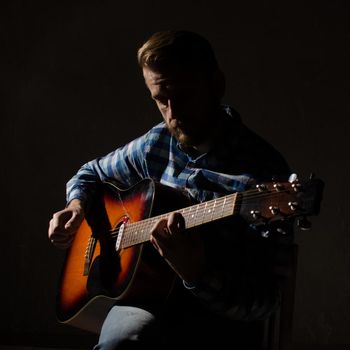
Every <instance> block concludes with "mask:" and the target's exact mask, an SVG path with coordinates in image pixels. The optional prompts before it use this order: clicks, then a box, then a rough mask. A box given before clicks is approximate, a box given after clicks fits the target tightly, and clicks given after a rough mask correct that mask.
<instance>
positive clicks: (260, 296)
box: [67, 106, 290, 319]
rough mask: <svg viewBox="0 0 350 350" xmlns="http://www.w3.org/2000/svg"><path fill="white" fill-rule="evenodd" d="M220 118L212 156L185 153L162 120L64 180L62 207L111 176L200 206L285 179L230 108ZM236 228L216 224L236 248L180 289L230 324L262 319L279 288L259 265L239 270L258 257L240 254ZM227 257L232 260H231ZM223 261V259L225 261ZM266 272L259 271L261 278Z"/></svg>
mask: <svg viewBox="0 0 350 350" xmlns="http://www.w3.org/2000/svg"><path fill="white" fill-rule="evenodd" d="M222 113H224V114H225V125H224V128H223V129H222V134H221V135H220V139H219V140H218V142H217V144H215V145H214V146H213V147H212V148H211V149H210V151H209V152H207V153H205V154H201V155H198V154H196V153H195V151H194V150H192V151H188V150H187V152H185V151H184V150H183V149H182V148H181V145H179V143H178V142H177V140H176V139H175V138H174V137H173V136H172V135H171V134H170V133H169V131H168V129H167V128H166V125H165V123H164V122H162V123H159V124H158V125H156V126H154V127H153V128H152V129H151V130H149V131H148V132H147V133H146V134H144V135H143V136H141V137H139V138H137V139H135V140H134V141H131V142H130V143H128V144H126V145H125V146H123V147H120V148H118V149H116V150H115V151H113V152H111V153H109V154H108V155H106V156H104V157H101V158H97V159H95V160H92V161H90V162H88V163H86V164H85V165H83V166H82V167H81V169H80V170H79V171H78V172H77V174H76V175H75V176H74V177H73V178H72V179H71V180H70V181H69V182H68V183H67V202H69V201H71V200H72V199H74V198H79V199H81V200H82V201H83V202H84V203H86V205H87V206H88V205H89V198H92V196H93V194H94V192H95V191H96V190H97V188H98V186H97V184H98V183H100V182H101V181H104V180H108V179H113V180H115V181H117V182H118V183H119V184H120V185H122V186H125V187H126V188H127V187H130V186H132V185H134V184H136V183H137V182H139V181H140V180H141V179H144V178H152V179H153V180H155V181H158V182H160V183H162V184H165V185H168V186H171V187H175V188H182V189H186V190H187V191H188V192H189V193H190V195H191V196H192V197H194V198H195V199H196V200H197V201H199V202H203V201H206V200H210V199H213V198H217V197H220V196H222V195H225V194H227V193H232V192H237V191H244V190H246V189H247V188H248V187H249V186H250V185H251V184H252V183H254V182H255V181H265V180H271V179H272V177H277V178H283V179H286V178H288V176H289V174H290V169H289V167H288V165H287V164H286V162H285V161H284V159H283V157H282V156H281V155H280V154H279V153H278V152H277V151H276V150H275V149H274V148H273V147H272V146H271V145H269V144H268V143H267V142H266V141H264V140H263V139H262V138H260V137H259V136H258V135H256V134H255V133H254V132H252V131H251V130H249V129H248V128H247V127H246V126H245V125H244V124H243V123H242V122H241V120H240V117H239V115H238V114H237V113H236V112H235V111H234V110H233V109H232V108H231V107H229V106H223V107H222ZM234 225H235V223H233V226H231V224H228V223H227V222H226V221H225V225H223V224H220V223H218V226H217V227H215V230H217V232H218V236H217V237H216V238H219V239H216V241H218V242H219V246H221V247H233V250H232V251H231V252H228V255H229V257H228V256H226V255H225V254H222V252H221V250H220V251H218V249H220V248H218V249H216V251H215V252H214V253H215V254H210V255H211V256H212V257H213V259H212V265H210V264H209V265H208V269H207V273H206V274H205V276H204V277H203V279H202V280H201V281H198V283H196V284H195V285H191V286H190V285H187V284H186V283H184V285H185V287H186V288H187V289H189V290H191V291H192V293H193V294H194V295H195V296H197V297H198V298H199V299H200V300H202V301H203V302H204V303H205V304H206V305H207V306H208V307H209V308H210V309H212V310H213V311H215V312H218V313H221V314H226V315H228V316H229V317H230V318H233V319H256V318H262V317H265V316H266V315H267V314H268V313H269V312H270V311H271V309H272V307H273V305H275V303H276V293H275V292H276V289H275V287H274V285H273V283H272V285H271V283H270V282H271V280H270V277H269V276H267V277H266V278H265V280H262V278H261V272H262V271H261V269H260V268H256V269H255V268H252V269H251V270H252V271H250V272H249V275H248V276H245V275H242V269H244V270H246V268H247V266H248V265H249V266H251V265H252V264H254V261H255V260H256V258H257V256H254V257H253V259H252V256H251V255H250V253H249V251H250V249H245V251H246V253H244V256H242V249H241V248H242V244H243V245H244V246H247V247H249V245H250V244H251V242H247V241H246V240H244V241H242V238H238V239H239V240H240V245H237V244H236V243H237V242H236V241H237V237H235V235H232V230H234V227H235V226H234ZM212 229H213V228H211V230H212ZM215 234H216V233H215ZM233 236H234V237H235V238H233ZM209 245H212V242H208V249H211V247H209ZM253 246H255V245H254V244H253ZM237 247H239V248H238V249H237ZM236 250H237V251H236ZM267 250H268V249H267ZM267 250H266V249H265V250H263V251H262V252H265V251H267ZM234 252H236V254H233V253H234ZM259 254H260V253H259ZM232 255H235V257H234V259H233V260H232ZM225 259H226V260H227V261H223V260H225ZM222 261H223V262H224V263H223V264H222V263H221V262H222ZM237 264H238V265H237ZM222 266H225V268H223V267H222ZM238 266H240V268H238ZM257 267H258V266H257ZM258 274H259V276H258ZM265 275H266V273H264V272H262V276H265ZM232 276H233V277H232Z"/></svg>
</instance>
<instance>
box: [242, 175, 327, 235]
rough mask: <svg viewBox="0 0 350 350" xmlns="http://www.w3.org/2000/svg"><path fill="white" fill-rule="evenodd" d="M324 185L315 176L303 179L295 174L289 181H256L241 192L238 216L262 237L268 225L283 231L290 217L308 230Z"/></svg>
mask: <svg viewBox="0 0 350 350" xmlns="http://www.w3.org/2000/svg"><path fill="white" fill-rule="evenodd" d="M293 175H294V174H293ZM323 188H324V182H323V181H322V180H320V179H316V178H315V177H314V176H311V177H310V179H308V180H307V181H304V182H301V181H299V180H298V178H297V176H296V175H295V176H291V177H290V181H288V182H278V181H272V182H267V183H261V184H257V185H256V188H255V189H251V190H248V191H246V192H243V193H242V194H241V206H240V215H241V216H242V217H243V218H244V219H245V220H246V221H247V222H248V223H249V224H250V225H251V226H253V227H254V228H256V229H259V230H260V231H261V233H262V235H265V236H268V235H269V234H270V233H271V228H273V230H274V231H277V232H280V233H284V232H283V226H284V225H283V224H284V223H285V222H286V221H289V220H293V219H296V220H297V225H298V227H299V228H300V229H302V230H309V229H310V228H311V223H310V221H309V220H308V219H307V217H308V216H315V215H318V214H319V212H320V204H321V201H322V195H323Z"/></svg>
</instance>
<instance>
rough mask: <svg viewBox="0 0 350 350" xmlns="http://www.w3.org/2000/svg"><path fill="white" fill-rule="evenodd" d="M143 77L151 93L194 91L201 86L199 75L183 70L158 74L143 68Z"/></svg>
mask: <svg viewBox="0 0 350 350" xmlns="http://www.w3.org/2000/svg"><path fill="white" fill-rule="evenodd" d="M143 76H144V79H145V83H146V85H147V87H148V88H149V90H150V91H151V93H153V92H158V91H173V90H185V89H193V88H196V87H198V85H200V81H199V77H198V76H197V75H195V74H193V73H189V72H184V71H181V70H173V71H171V72H158V71H154V70H151V69H149V68H143Z"/></svg>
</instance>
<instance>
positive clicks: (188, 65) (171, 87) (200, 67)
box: [137, 31, 225, 146]
mask: <svg viewBox="0 0 350 350" xmlns="http://www.w3.org/2000/svg"><path fill="white" fill-rule="evenodd" d="M137 57H138V62H139V65H140V67H141V68H142V70H143V75H144V78H145V82H146V85H147V87H148V89H149V90H150V92H151V97H152V98H153V99H154V100H155V102H156V103H157V106H158V108H159V110H160V112H161V114H162V116H163V118H164V120H165V122H166V124H167V126H168V128H169V130H170V132H171V133H172V134H173V135H174V136H175V137H176V138H177V139H178V140H179V141H180V142H181V143H182V144H183V145H188V146H197V145H199V144H202V143H205V142H207V141H208V140H209V139H210V137H211V136H212V135H211V134H212V132H213V129H215V118H216V117H217V113H218V109H219V105H220V101H221V98H222V96H223V94H224V88H225V82H224V77H223V74H222V73H221V71H220V69H219V66H218V63H217V60H216V58H215V54H214V52H213V49H212V47H211V45H210V43H209V42H208V41H207V40H206V39H205V38H203V37H202V36H200V35H198V34H196V33H193V32H189V31H164V32H158V33H155V34H153V35H152V36H151V37H150V38H149V39H148V40H147V41H146V42H145V43H144V44H143V46H142V47H141V48H140V49H139V50H138V56H137Z"/></svg>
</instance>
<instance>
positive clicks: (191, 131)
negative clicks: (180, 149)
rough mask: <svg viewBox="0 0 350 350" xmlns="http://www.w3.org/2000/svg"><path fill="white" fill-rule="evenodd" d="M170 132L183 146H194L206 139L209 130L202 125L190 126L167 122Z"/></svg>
mask: <svg viewBox="0 0 350 350" xmlns="http://www.w3.org/2000/svg"><path fill="white" fill-rule="evenodd" d="M167 127H168V130H169V131H170V133H171V134H172V135H173V136H174V137H175V138H176V139H177V141H179V143H180V144H181V145H183V146H185V147H194V146H197V145H200V144H202V143H204V142H205V141H207V140H208V138H209V136H210V132H208V129H209V128H208V127H203V125H197V126H196V125H192V126H191V127H188V126H186V127H185V126H183V125H178V124H177V123H176V122H175V123H170V124H169V123H167Z"/></svg>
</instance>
